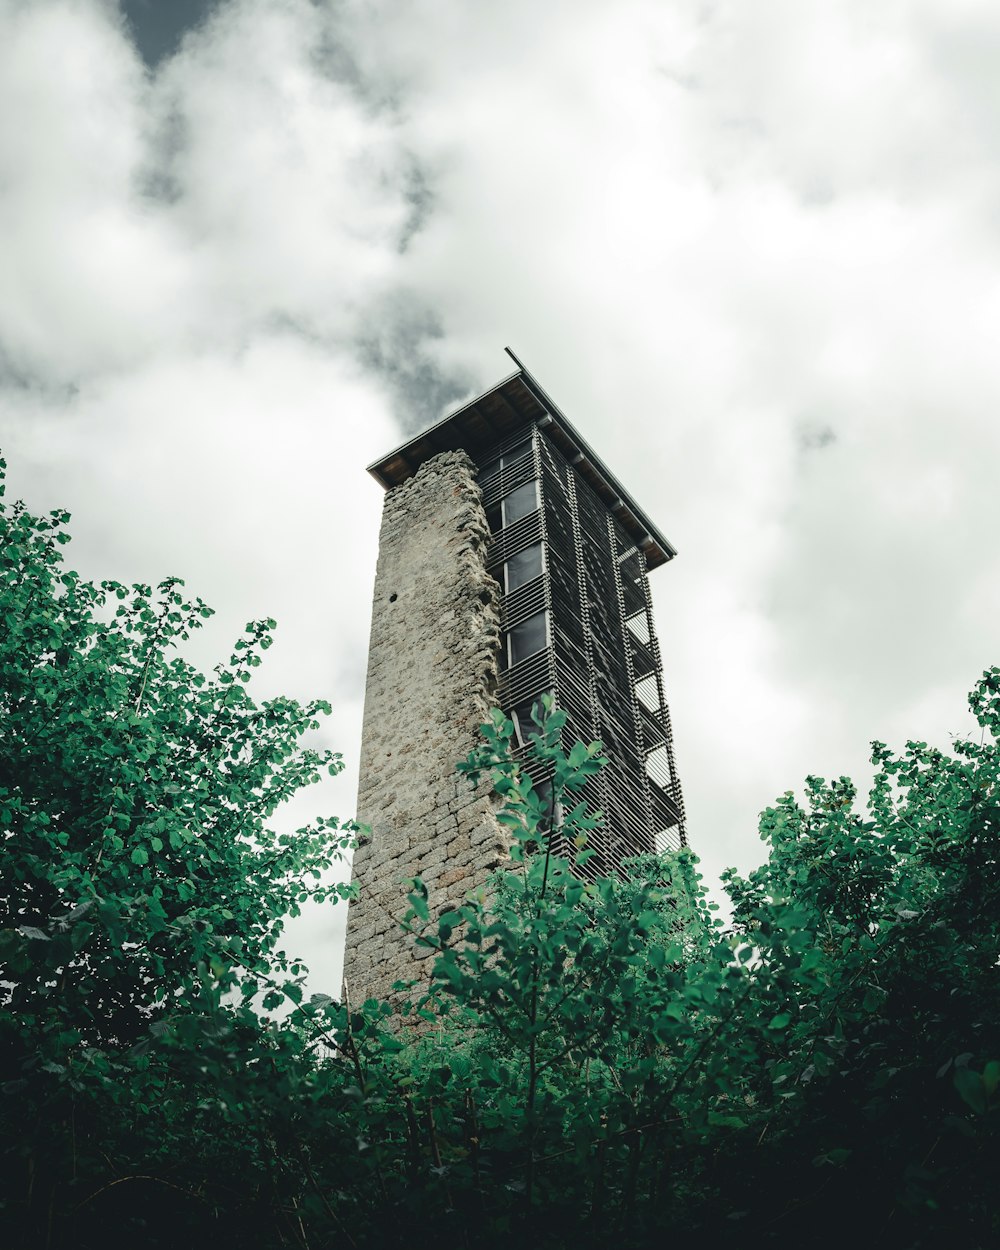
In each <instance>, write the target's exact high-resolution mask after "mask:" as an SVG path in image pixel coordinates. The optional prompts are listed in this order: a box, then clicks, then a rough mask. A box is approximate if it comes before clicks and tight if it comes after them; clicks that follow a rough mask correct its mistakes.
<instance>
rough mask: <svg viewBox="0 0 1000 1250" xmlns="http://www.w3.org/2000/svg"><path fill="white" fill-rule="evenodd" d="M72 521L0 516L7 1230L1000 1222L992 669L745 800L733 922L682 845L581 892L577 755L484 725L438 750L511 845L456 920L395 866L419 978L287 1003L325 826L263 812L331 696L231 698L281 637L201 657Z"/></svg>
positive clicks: (594, 758) (428, 1230)
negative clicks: (208, 663) (935, 707)
mask: <svg viewBox="0 0 1000 1250" xmlns="http://www.w3.org/2000/svg"><path fill="white" fill-rule="evenodd" d="M64 522H65V517H64V516H63V515H62V514H56V515H54V516H53V517H51V518H48V519H39V518H32V517H30V516H28V514H27V513H26V512H24V510H23V509H18V508H15V509H13V510H10V511H8V512H5V513H4V521H3V524H4V529H5V532H4V542H3V554H2V561H3V579H2V590H0V593H2V596H3V598H2V603H3V614H4V620H5V623H6V632H5V636H4V639H3V641H2V642H0V665H2V673H0V714H2V716H3V745H2V746H0V768H2V774H0V788H2V790H0V798H2V802H0V812H2V820H3V833H4V843H3V847H4V859H3V873H2V890H0V905H2V908H3V911H4V919H3V932H2V935H0V941H2V943H3V945H2V952H3V959H4V962H5V965H6V969H7V970H6V972H5V974H4V988H3V991H2V993H3V1005H2V1010H0V1030H2V1031H0V1040H2V1042H3V1047H4V1057H5V1068H6V1070H5V1073H4V1079H5V1080H6V1085H5V1087H4V1095H3V1098H2V1099H0V1131H2V1132H3V1134H4V1140H5V1141H6V1142H7V1143H8V1155H7V1159H6V1160H5V1167H4V1170H3V1174H2V1175H3V1181H2V1187H0V1195H2V1201H3V1203H4V1207H3V1210H4V1213H5V1217H6V1220H7V1223H8V1226H9V1228H10V1229H11V1232H12V1236H11V1240H12V1241H13V1242H14V1244H20V1245H23V1246H25V1247H28V1246H31V1247H34V1246H36V1245H50V1246H53V1247H57V1246H67V1247H69V1246H72V1247H89V1246H91V1245H97V1244H99V1243H100V1244H104V1243H106V1242H107V1240H108V1239H109V1230H111V1231H112V1232H113V1234H114V1236H112V1237H111V1239H112V1240H114V1239H115V1237H117V1238H118V1239H119V1240H120V1239H122V1238H123V1237H124V1236H126V1235H131V1236H135V1237H136V1238H138V1239H140V1240H141V1242H142V1244H145V1245H149V1246H165V1247H166V1246H175V1245H191V1246H199V1245H208V1244H209V1243H210V1242H217V1241H218V1240H219V1239H220V1238H224V1239H225V1243H226V1244H227V1245H232V1246H237V1247H238V1246H246V1247H255V1248H256V1247H271V1246H303V1247H309V1246H325V1245H329V1244H333V1243H337V1244H346V1245H348V1246H354V1247H358V1248H361V1247H372V1248H375V1247H379V1248H381V1247H393V1246H399V1247H403V1246H406V1247H407V1248H408V1250H419V1248H420V1247H424V1246H427V1247H430V1246H432V1245H433V1246H435V1247H437V1246H439V1245H442V1244H444V1245H451V1246H455V1247H463V1246H468V1247H473V1246H476V1247H479V1246H483V1247H491V1246H496V1247H499V1246H501V1245H503V1246H506V1245H508V1244H509V1242H510V1241H511V1239H512V1238H520V1239H521V1240H522V1241H523V1242H524V1243H525V1244H528V1245H530V1246H533V1247H534V1246H539V1247H553V1248H555V1247H566V1246H574V1247H579V1248H580V1250H584V1248H586V1247H598V1246H600V1247H604V1246H606V1245H607V1244H609V1242H612V1241H613V1242H615V1243H617V1244H618V1245H619V1246H621V1247H622V1248H623V1250H627V1248H628V1247H634V1248H638V1247H643V1246H649V1245H660V1244H663V1243H664V1242H666V1241H668V1240H669V1239H670V1238H671V1237H672V1238H673V1239H674V1240H676V1241H677V1242H678V1243H679V1244H682V1245H683V1244H687V1243H688V1242H693V1241H694V1239H695V1238H697V1239H698V1240H699V1241H701V1242H707V1244H710V1245H711V1244H728V1243H729V1242H730V1241H736V1240H738V1241H739V1243H740V1244H741V1245H743V1246H754V1245H761V1246H764V1245H779V1244H798V1243H801V1244H808V1245H810V1246H822V1245H825V1244H831V1245H832V1244H835V1243H838V1244H839V1243H840V1242H842V1241H843V1240H844V1239H845V1238H846V1237H852V1238H853V1239H854V1240H855V1241H859V1240H860V1242H861V1243H862V1244H868V1243H873V1244H878V1245H880V1246H885V1247H894V1246H898V1247H921V1246H922V1247H936V1246H945V1245H948V1246H951V1245H956V1246H962V1247H980V1246H982V1247H987V1246H992V1245H994V1244H996V1241H997V1237H998V1233H1000V1225H998V1214H997V1209H996V1201H995V1198H994V1191H995V1182H994V1177H995V1167H996V1162H997V1124H998V1115H997V1106H998V1104H1000V1092H998V1086H1000V1035H998V1034H1000V1030H998V1026H1000V993H998V989H1000V987H998V984H997V980H998V975H1000V973H998V963H997V957H998V937H1000V932H998V930H1000V898H998V892H1000V885H998V878H997V858H998V847H997V836H998V822H1000V812H998V804H997V796H998V793H1000V791H998V788H997V787H998V753H997V751H998V745H997V744H998V739H1000V670H991V671H990V672H988V673H986V674H984V676H983V678H982V680H981V681H980V682H979V684H978V685H977V687H976V689H975V690H974V692H973V695H972V697H971V702H972V708H973V711H974V712H975V714H976V716H977V717H978V720H979V723H980V725H981V727H982V731H983V735H982V740H970V741H959V742H956V743H955V744H954V746H953V749H952V751H951V752H950V753H944V752H941V751H937V750H934V749H933V748H930V747H928V746H927V745H926V744H923V743H910V744H908V745H907V747H906V749H905V750H904V751H903V753H902V754H894V753H893V752H891V751H889V750H888V748H886V747H885V746H882V745H881V744H875V746H874V762H875V765H876V769H877V772H876V778H875V782H874V786H873V788H872V791H871V794H870V796H869V798H868V802H867V805H866V806H865V807H864V809H863V810H862V809H859V804H858V800H857V796H856V794H855V791H854V788H853V786H852V785H851V783H850V782H848V781H847V780H845V779H841V780H839V781H836V782H833V783H829V784H828V783H826V782H823V781H821V780H819V779H817V778H810V779H809V780H808V782H807V788H806V797H805V802H804V803H800V802H798V801H797V800H796V799H795V798H794V797H793V796H792V795H790V794H789V795H785V796H784V797H783V798H782V799H780V800H779V801H778V803H777V804H776V805H775V806H774V807H773V808H771V809H769V810H768V811H766V812H765V813H764V814H763V816H762V818H761V833H762V835H763V837H764V839H765V841H766V843H767V844H768V848H769V858H768V861H767V862H766V863H765V864H764V865H763V866H762V867H761V868H759V869H757V870H755V871H754V872H752V873H750V874H749V875H747V876H746V877H741V876H739V875H737V874H736V873H729V874H727V876H726V888H727V890H728V892H729V895H730V898H731V900H732V913H733V916H732V921H731V923H730V924H729V925H728V926H727V925H725V924H723V923H722V922H721V921H720V920H719V919H717V918H714V916H713V907H712V905H710V904H709V903H708V902H707V898H706V894H705V890H704V887H703V885H702V883H701V881H700V878H699V876H698V873H697V860H696V859H695V857H694V856H693V855H692V854H691V853H690V852H689V851H687V850H682V851H680V852H676V853H673V854H670V855H665V856H662V857H661V856H645V857H642V858H641V859H639V860H637V861H634V862H633V863H632V864H631V865H630V866H629V872H628V875H627V876H624V877H623V878H621V879H617V878H598V879H593V880H590V879H588V872H589V869H588V860H589V858H590V856H589V851H588V848H587V836H588V833H589V831H590V830H591V829H592V828H593V826H594V822H595V820H596V819H597V817H596V815H595V814H593V813H588V812H587V811H586V810H585V809H584V808H583V807H582V806H581V805H580V804H579V803H578V801H577V798H578V794H579V791H580V789H581V787H582V786H583V784H584V782H585V781H586V779H587V778H588V777H589V776H591V775H592V774H593V772H594V771H595V770H596V769H598V768H599V767H600V764H601V760H600V744H598V743H591V744H589V745H585V744H576V745H575V746H574V747H573V748H572V749H571V750H570V751H569V752H568V753H567V752H565V751H564V749H563V746H562V735H563V732H564V722H565V718H564V716H563V714H562V713H560V712H559V711H557V710H555V709H554V708H553V707H552V706H551V704H550V705H548V706H546V707H545V708H542V709H540V713H539V716H538V718H537V724H538V732H537V734H536V735H535V737H534V740H533V744H532V748H531V749H532V750H533V751H534V752H535V754H536V755H537V756H538V757H540V758H541V759H542V760H543V761H544V762H545V764H546V767H547V768H549V769H550V770H551V771H552V773H553V775H554V784H553V788H552V794H551V798H549V797H547V796H546V797H543V796H542V795H540V794H539V792H538V791H537V790H535V788H534V787H533V785H532V783H531V781H530V778H529V777H528V776H527V773H526V772H525V771H524V770H523V769H521V768H519V767H518V765H517V764H516V762H515V761H514V760H513V758H512V755H511V744H510V735H511V732H512V726H511V725H510V722H509V721H506V720H505V718H504V717H503V716H502V715H501V714H500V713H494V715H493V717H492V719H491V721H490V722H489V723H488V724H487V725H486V726H484V727H483V743H482V746H481V747H480V748H479V749H477V750H476V751H475V752H474V753H473V754H472V755H471V756H470V757H469V759H468V760H467V761H465V763H464V764H463V765H462V767H463V769H464V771H465V772H466V773H467V774H468V775H469V776H470V778H471V779H472V780H473V781H475V780H476V779H480V778H483V777H489V778H490V780H491V783H492V785H493V787H494V789H495V790H496V791H497V794H498V795H499V797H500V799H501V801H502V808H501V811H500V812H499V816H498V818H499V819H500V821H501V823H502V824H503V825H504V826H505V827H506V829H507V830H508V831H509V833H510V835H511V839H512V855H511V863H510V865H509V868H508V870H507V871H505V872H502V873H500V874H498V875H497V876H496V877H495V878H494V879H493V880H492V881H491V882H490V883H489V884H488V888H484V889H483V890H481V891H479V892H477V893H475V894H473V895H471V896H470V897H469V898H467V899H466V900H465V901H464V902H463V903H462V905H461V906H459V907H457V908H455V909H454V910H453V911H451V912H447V913H445V914H444V915H440V916H431V914H430V913H429V910H428V907H427V892H426V890H425V889H424V887H423V885H422V883H421V882H420V881H419V880H417V881H414V882H412V883H411V886H410V911H409V914H408V916H407V918H406V922H405V923H406V927H407V929H408V930H409V932H410V934H411V937H412V940H413V941H417V942H420V943H422V944H424V945H430V946H431V947H433V949H434V952H435V953H434V977H433V981H432V986H431V991H430V993H425V994H423V995H417V994H416V992H415V990H414V989H412V988H408V987H405V986H401V987H399V997H398V1002H396V1003H394V1004H393V1005H392V1006H390V1005H389V1004H383V1003H378V1002H375V1001H368V1002H366V1003H363V1004H359V1005H355V1006H353V1007H351V1006H349V1005H347V1004H340V1003H338V1002H336V1001H335V1000H334V999H333V998H332V997H330V996H327V995H322V994H316V995H313V996H312V998H311V999H310V1000H309V1001H303V1000H302V990H301V976H302V972H303V970H302V969H301V968H299V967H298V966H297V965H295V964H293V963H292V962H290V961H289V960H288V959H287V958H286V957H285V956H284V955H282V954H281V952H280V951H279V949H278V946H277V943H278V941H279V934H280V927H281V920H282V917H283V916H284V915H285V914H286V913H288V912H291V911H294V909H295V908H296V907H297V906H298V905H299V903H300V902H301V901H302V900H303V898H305V897H310V896H313V897H319V896H321V895H322V894H323V893H324V887H323V886H322V885H320V884H318V883H315V877H314V875H313V874H315V873H317V872H318V873H321V872H322V870H323V869H324V867H325V866H326V865H327V864H328V863H329V862H330V860H331V858H332V857H333V856H334V855H336V854H337V853H338V852H339V851H340V849H341V848H342V846H343V842H344V838H345V836H346V835H345V831H344V829H342V828H340V827H338V826H337V825H336V823H335V822H329V821H324V822H320V823H319V824H318V825H317V827H316V828H314V829H312V830H303V831H300V833H299V835H297V836H296V837H295V838H291V839H287V838H286V839H282V838H278V837H275V836H274V835H273V834H270V833H268V831H267V821H268V819H269V818H270V815H271V814H272V812H273V810H274V806H275V804H276V803H277V802H279V801H280V800H281V799H282V798H284V797H286V796H287V795H289V794H290V793H292V792H293V791H294V790H295V788H296V787H297V786H299V785H301V784H303V783H304V782H307V781H309V780H310V779H312V778H313V777H314V776H315V775H316V774H317V773H318V772H319V771H320V770H321V769H322V768H326V767H331V766H336V761H335V760H334V759H332V758H331V757H328V756H324V755H320V754H317V753H314V752H310V751H308V750H307V751H302V750H301V749H300V747H299V745H298V744H299V741H300V738H301V735H302V733H303V732H305V731H306V730H307V729H309V728H310V727H311V726H312V725H314V724H315V717H316V715H317V714H318V713H319V712H320V711H321V710H322V707H321V705H320V704H314V705H311V706H310V707H307V708H302V707H299V706H298V705H297V704H294V703H292V702H290V701H286V700H277V701H274V702H272V703H270V704H264V705H262V706H261V707H257V706H255V705H254V704H253V702H252V701H251V700H250V699H249V697H248V695H247V693H246V690H245V682H244V678H245V677H246V676H249V672H250V669H251V668H253V667H255V665H256V663H257V662H258V661H259V656H260V652H261V651H262V650H264V649H265V648H266V645H267V641H268V639H269V629H270V625H269V624H268V623H265V624H264V625H261V626H255V627H251V632H250V634H249V635H248V638H247V639H246V640H245V645H243V646H241V647H239V648H238V649H237V650H236V651H234V653H233V657H232V659H231V661H230V664H229V665H227V666H222V667H220V669H218V670H217V671H216V674H215V677H214V679H206V678H204V677H202V676H201V675H200V674H198V673H196V672H195V671H194V670H193V669H192V668H190V667H189V666H187V665H186V664H184V663H183V662H182V661H181V660H180V659H179V658H178V657H177V656H176V655H174V654H173V652H172V648H173V647H174V646H175V644H176V643H177V642H180V641H183V639H184V636H185V635H186V634H187V633H188V632H190V630H191V628H193V627H194V626H195V625H196V624H197V623H198V621H199V619H200V618H201V615H202V614H203V613H204V612H205V611H207V609H205V608H204V606H203V605H202V604H200V602H198V601H195V602H194V603H193V604H188V603H186V602H185V601H184V600H183V599H182V597H181V595H180V592H179V590H178V588H177V584H176V583H173V582H167V583H164V584H163V586H162V587H161V588H160V592H159V595H158V597H157V596H154V595H152V594H151V593H150V591H149V590H148V588H145V587H133V588H125V587H118V586H116V585H115V584H113V583H105V584H103V585H102V586H98V587H94V586H91V585H89V584H86V583H84V582H82V581H81V580H80V579H79V578H77V577H76V576H75V575H73V574H71V573H66V572H64V571H63V566H62V563H61V560H60V551H59V546H60V542H61V540H63V539H64V537H65V535H64V532H63V528H62V527H63V525H64ZM115 612H117V613H118V615H115ZM720 767H721V766H720ZM553 831H557V832H558V833H559V835H560V843H559V844H560V845H566V844H570V845H572V844H575V845H576V847H577V852H578V853H577V858H576V860H575V862H573V863H570V862H568V861H567V860H565V859H563V858H560V857H558V856H556V855H554V854H552V836H551V835H552V832H553ZM307 879H311V880H312V881H313V884H310V885H303V884H302V882H303V881H304V880H307ZM261 993H265V994H267V995H268V997H267V998H265V999H264V1002H265V1004H267V1005H269V1006H273V1005H275V1004H277V1003H278V1002H279V1000H281V999H284V1001H285V1003H286V1005H290V1006H291V1007H292V1010H291V1011H290V1012H289V1013H288V1014H287V1015H286V1016H284V1017H282V1018H281V1019H273V1018H269V1017H268V1016H267V1015H265V1014H263V1013H262V1012H261V1011H260V1010H259V1008H258V1004H259V1003H260V997H261Z"/></svg>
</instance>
